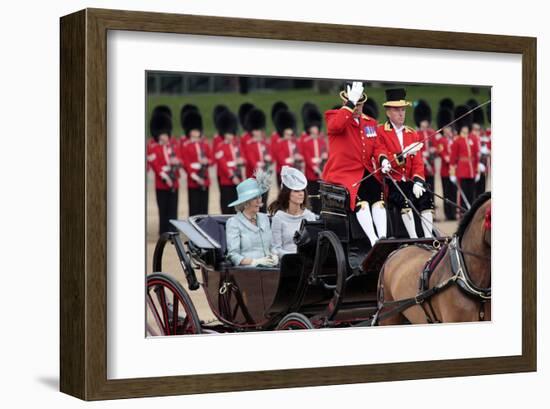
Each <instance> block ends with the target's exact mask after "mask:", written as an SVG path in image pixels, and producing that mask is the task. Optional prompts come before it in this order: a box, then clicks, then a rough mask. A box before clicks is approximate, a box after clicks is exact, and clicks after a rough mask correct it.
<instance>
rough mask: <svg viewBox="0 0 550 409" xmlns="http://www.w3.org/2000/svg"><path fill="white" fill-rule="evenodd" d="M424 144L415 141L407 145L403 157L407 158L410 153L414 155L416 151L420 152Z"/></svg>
mask: <svg viewBox="0 0 550 409" xmlns="http://www.w3.org/2000/svg"><path fill="white" fill-rule="evenodd" d="M423 146H424V144H423V143H422V142H413V143H411V144H410V145H407V146H406V147H405V149H403V157H404V158H406V157H407V156H409V155H414V154H415V153H416V152H418V151H419V150H420V149H422V147H423Z"/></svg>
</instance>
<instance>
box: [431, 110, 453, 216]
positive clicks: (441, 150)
mask: <svg viewBox="0 0 550 409" xmlns="http://www.w3.org/2000/svg"><path fill="white" fill-rule="evenodd" d="M453 119H454V115H453V112H452V111H451V110H449V109H447V108H440V109H439V112H438V113H437V128H438V129H441V134H437V135H436V142H435V146H436V150H437V156H438V157H439V159H440V160H441V168H440V176H441V186H442V187H443V197H444V198H445V199H447V200H450V201H452V202H454V201H455V200H456V185H455V184H454V183H451V181H450V180H449V167H450V163H451V146H452V144H453V139H454V131H453V128H452V125H449V124H450V123H451V122H453ZM443 209H444V212H445V218H446V219H447V220H456V211H455V208H454V207H453V205H452V204H450V203H448V202H445V203H444V204H443Z"/></svg>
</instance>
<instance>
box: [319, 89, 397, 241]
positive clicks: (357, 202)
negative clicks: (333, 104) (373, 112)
mask: <svg viewBox="0 0 550 409" xmlns="http://www.w3.org/2000/svg"><path fill="white" fill-rule="evenodd" d="M340 97H341V98H342V100H343V101H344V105H343V106H342V107H341V108H340V109H332V110H329V111H327V112H325V119H326V123H327V132H328V140H329V157H328V161H327V164H326V165H325V168H324V170H323V175H322V179H323V180H324V181H326V182H330V183H337V184H340V185H343V186H345V187H346V188H347V190H348V191H349V194H350V206H351V209H352V210H356V212H357V213H356V215H357V220H358V221H359V224H360V225H361V227H362V228H363V230H364V231H365V233H366V235H367V237H368V238H369V240H370V242H371V245H374V243H375V242H376V241H377V240H378V238H381V237H385V236H386V209H385V207H384V200H383V195H382V189H381V185H380V181H379V180H378V179H377V177H376V176H378V174H376V175H375V176H374V177H368V178H367V176H369V175H370V174H371V173H372V172H373V171H374V168H375V165H380V166H381V169H382V172H385V173H387V172H389V170H390V169H391V166H390V163H389V160H388V158H387V154H386V151H385V149H384V147H383V145H382V144H380V143H379V139H378V137H377V135H376V125H377V123H376V121H375V120H374V119H372V118H370V117H368V116H366V115H365V114H363V104H364V102H365V101H366V100H367V95H366V94H365V93H364V92H363V84H362V83H361V82H353V83H352V84H347V85H346V90H345V91H342V92H340ZM363 178H365V179H364V180H363V181H362V182H360V183H357V182H359V181H360V180H361V179H363ZM371 207H372V215H371ZM373 219H374V225H376V230H377V232H375V230H374V225H373Z"/></svg>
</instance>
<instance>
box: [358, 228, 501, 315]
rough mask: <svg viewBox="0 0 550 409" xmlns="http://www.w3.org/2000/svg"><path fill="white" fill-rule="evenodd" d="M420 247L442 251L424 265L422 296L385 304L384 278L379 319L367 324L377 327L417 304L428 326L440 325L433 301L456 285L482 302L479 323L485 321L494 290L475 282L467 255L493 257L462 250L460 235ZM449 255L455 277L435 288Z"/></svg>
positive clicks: (380, 296) (380, 295)
mask: <svg viewBox="0 0 550 409" xmlns="http://www.w3.org/2000/svg"><path fill="white" fill-rule="evenodd" d="M417 246H419V247H423V248H426V247H427V248H426V249H427V250H429V251H431V250H432V248H435V249H438V251H437V252H435V253H434V254H433V255H432V256H431V257H430V258H429V259H428V261H427V262H426V264H425V266H424V269H423V271H422V274H421V275H420V280H419V292H418V294H416V296H414V297H411V298H406V299H403V300H397V301H391V302H388V303H385V302H384V285H383V282H384V280H383V277H381V279H380V282H381V283H382V284H381V285H380V288H379V292H378V311H377V313H376V314H375V316H374V317H373V318H372V320H369V321H368V323H365V324H366V325H376V324H377V323H378V321H380V320H384V319H386V318H389V317H391V316H393V315H395V314H398V313H400V312H402V311H405V310H406V309H408V308H410V307H412V306H414V305H419V306H421V307H422V309H423V310H424V314H425V315H426V320H427V321H428V323H430V324H432V323H437V322H440V321H439V320H438V319H437V316H436V314H435V311H434V309H433V307H432V304H431V302H430V299H431V297H433V296H434V295H436V294H438V293H441V292H443V291H445V290H446V289H447V288H449V287H450V286H451V285H453V284H455V283H456V285H458V287H459V288H460V289H461V290H462V291H463V292H464V293H465V294H466V295H468V296H470V297H472V298H475V299H477V300H478V301H479V302H480V309H479V320H480V321H483V320H484V318H485V312H484V306H485V303H486V302H487V301H490V300H491V287H488V288H482V287H478V286H477V285H476V284H475V283H474V282H473V281H472V278H471V276H470V274H469V273H468V269H467V267H466V263H465V262H464V254H468V255H472V256H474V257H479V258H484V259H490V257H488V256H485V255H481V254H475V253H470V252H466V251H465V250H463V249H462V248H461V247H460V244H459V238H458V237H457V236H453V238H452V239H451V241H450V242H449V243H445V244H443V245H441V244H440V242H439V241H438V240H435V241H434V244H433V245H432V246H422V245H417ZM447 252H448V253H449V260H450V267H451V277H449V278H448V279H446V280H445V281H442V282H441V283H439V284H436V285H435V286H433V287H429V281H430V277H431V275H432V273H433V272H434V270H435V269H436V267H437V266H438V265H439V262H440V261H441V260H443V258H444V256H445V254H446V253H447ZM389 258H390V257H388V259H389ZM382 274H383V270H382V273H381V275H382ZM424 304H426V305H427V307H428V309H429V312H428V311H427V310H426V308H425V305H424ZM384 307H386V308H389V310H388V311H386V312H381V311H382V309H383V308H384Z"/></svg>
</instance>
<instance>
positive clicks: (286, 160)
mask: <svg viewBox="0 0 550 409" xmlns="http://www.w3.org/2000/svg"><path fill="white" fill-rule="evenodd" d="M274 125H275V129H276V130H277V134H278V135H279V138H278V139H277V141H275V142H273V143H272V145H271V154H272V156H273V159H274V160H275V162H276V164H277V166H276V174H277V182H278V184H279V186H281V183H282V182H281V170H282V169H283V166H291V167H293V168H296V169H298V170H299V171H300V172H302V173H303V172H304V158H303V156H302V153H301V150H300V147H299V144H298V139H297V138H296V117H295V116H294V114H293V113H292V112H290V111H279V112H278V113H277V115H276V116H275V122H274Z"/></svg>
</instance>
